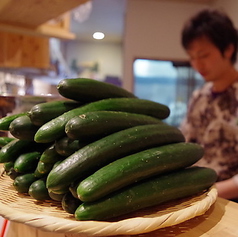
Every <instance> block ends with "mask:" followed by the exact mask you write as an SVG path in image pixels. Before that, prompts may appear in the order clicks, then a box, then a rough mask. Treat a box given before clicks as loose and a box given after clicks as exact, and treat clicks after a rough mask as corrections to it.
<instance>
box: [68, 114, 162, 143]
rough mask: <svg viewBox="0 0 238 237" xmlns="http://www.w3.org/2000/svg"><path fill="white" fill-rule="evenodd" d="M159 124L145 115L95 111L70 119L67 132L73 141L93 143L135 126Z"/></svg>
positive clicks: (156, 120) (158, 120) (159, 121)
mask: <svg viewBox="0 0 238 237" xmlns="http://www.w3.org/2000/svg"><path fill="white" fill-rule="evenodd" d="M159 123H162V121H161V120H160V119H156V118H154V117H151V116H148V115H144V114H135V113H128V112H121V111H94V112H88V113H84V114H82V115H79V116H75V117H74V118H72V119H70V120H69V121H68V122H67V124H66V125H65V132H66V134H67V136H68V137H69V138H71V139H77V140H80V141H85V140H91V141H93V140H97V139H99V138H101V137H104V136H106V135H109V134H111V133H114V132H118V131H120V130H123V129H127V128H130V127H133V126H138V125H144V124H159Z"/></svg>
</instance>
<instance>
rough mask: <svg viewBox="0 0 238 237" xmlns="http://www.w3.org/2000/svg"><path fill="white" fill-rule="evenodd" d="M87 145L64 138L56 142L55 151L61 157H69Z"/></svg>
mask: <svg viewBox="0 0 238 237" xmlns="http://www.w3.org/2000/svg"><path fill="white" fill-rule="evenodd" d="M87 144H88V143H85V142H79V141H78V140H72V139H70V138H69V137H63V138H61V139H58V140H56V141H55V150H56V152H57V153H58V154H59V155H61V156H63V157H68V156H70V155H72V154H73V153H74V152H75V151H78V150H79V149H81V148H82V147H84V146H85V145H87Z"/></svg>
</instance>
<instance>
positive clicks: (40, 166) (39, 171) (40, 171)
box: [35, 161, 54, 178]
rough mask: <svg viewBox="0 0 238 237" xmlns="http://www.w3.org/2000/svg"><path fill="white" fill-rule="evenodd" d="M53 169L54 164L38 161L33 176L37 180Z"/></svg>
mask: <svg viewBox="0 0 238 237" xmlns="http://www.w3.org/2000/svg"><path fill="white" fill-rule="evenodd" d="M53 167H54V163H44V162H42V161H39V162H38V163H37V167H36V170H35V176H36V177H39V178H40V177H44V176H46V175H47V174H48V173H49V172H50V171H51V170H52V168H53Z"/></svg>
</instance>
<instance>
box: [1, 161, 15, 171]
mask: <svg viewBox="0 0 238 237" xmlns="http://www.w3.org/2000/svg"><path fill="white" fill-rule="evenodd" d="M13 167H14V162H13V161H9V162H5V163H4V164H3V168H4V170H5V171H6V172H9V171H10V169H11V168H13Z"/></svg>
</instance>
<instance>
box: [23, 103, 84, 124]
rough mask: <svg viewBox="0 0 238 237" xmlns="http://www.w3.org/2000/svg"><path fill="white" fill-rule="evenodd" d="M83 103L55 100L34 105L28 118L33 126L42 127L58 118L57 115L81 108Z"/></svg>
mask: <svg viewBox="0 0 238 237" xmlns="http://www.w3.org/2000/svg"><path fill="white" fill-rule="evenodd" d="M82 104H83V103H80V102H76V101H68V100H57V101H50V102H45V103H40V104H37V105H34V106H33V107H32V108H31V109H30V111H28V113H27V114H28V116H29V117H30V119H31V121H32V123H33V124H35V125H37V126H42V125H43V124H45V123H47V122H49V121H50V120H51V119H53V118H56V117H58V116H59V115H61V114H63V113H65V112H67V111H69V110H71V109H74V108H77V107H79V106H81V105H82Z"/></svg>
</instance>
